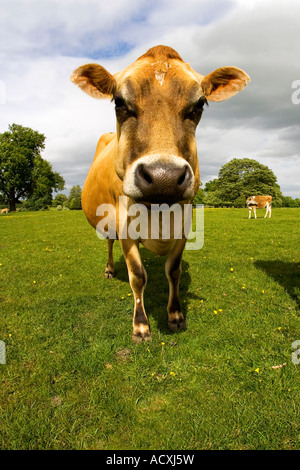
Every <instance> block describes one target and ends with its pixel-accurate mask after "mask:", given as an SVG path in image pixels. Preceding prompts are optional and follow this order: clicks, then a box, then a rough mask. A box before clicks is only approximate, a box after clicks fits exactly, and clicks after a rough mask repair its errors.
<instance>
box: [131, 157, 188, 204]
mask: <svg viewBox="0 0 300 470" xmlns="http://www.w3.org/2000/svg"><path fill="white" fill-rule="evenodd" d="M123 190H124V193H125V194H126V195H127V196H130V197H132V198H133V199H135V200H136V201H145V202H150V203H152V202H153V203H164V202H166V203H175V202H178V201H183V200H188V199H191V198H193V196H194V174H193V170H192V168H191V166H190V164H189V163H188V162H187V161H186V160H184V159H183V158H181V157H177V156H173V155H171V156H170V155H167V156H161V155H149V156H144V157H141V158H139V159H138V160H137V161H136V162H134V163H133V165H131V167H130V168H129V169H128V171H127V173H126V175H125V178H124V183H123Z"/></svg>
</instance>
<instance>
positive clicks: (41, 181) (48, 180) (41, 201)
mask: <svg viewBox="0 0 300 470" xmlns="http://www.w3.org/2000/svg"><path fill="white" fill-rule="evenodd" d="M32 180H33V190H32V194H31V196H30V197H29V198H28V199H27V201H25V203H24V206H25V207H26V208H28V209H31V210H39V209H46V208H48V207H49V206H50V205H51V204H52V191H53V190H54V191H58V190H63V189H64V186H65V181H64V179H63V177H62V176H60V174H59V173H57V172H55V171H53V170H52V165H51V164H50V163H49V162H47V160H44V159H43V158H42V157H41V156H40V155H38V156H37V157H35V159H34V166H33V172H32Z"/></svg>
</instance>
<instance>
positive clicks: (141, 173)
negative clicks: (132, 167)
mask: <svg viewBox="0 0 300 470" xmlns="http://www.w3.org/2000/svg"><path fill="white" fill-rule="evenodd" d="M137 173H138V177H139V178H141V179H142V180H144V181H146V182H147V183H148V184H152V182H153V181H152V178H151V176H150V174H149V172H148V171H147V170H146V168H145V165H139V166H138V168H137Z"/></svg>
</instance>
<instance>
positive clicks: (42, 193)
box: [0, 124, 64, 211]
mask: <svg viewBox="0 0 300 470" xmlns="http://www.w3.org/2000/svg"><path fill="white" fill-rule="evenodd" d="M44 148H45V136H44V135H43V134H40V133H39V132H37V131H34V130H32V129H30V128H29V127H23V126H21V125H18V124H12V125H10V126H9V130H8V131H6V132H3V133H2V134H0V196H1V197H2V198H3V199H4V201H5V203H8V204H9V210H10V211H15V210H16V204H17V202H19V201H20V199H26V198H27V199H28V198H33V200H34V201H36V200H37V199H39V198H44V199H45V202H46V200H47V201H49V199H50V203H51V199H52V196H51V194H52V190H53V189H54V190H57V189H62V188H63V186H64V180H63V178H62V177H61V176H60V175H59V174H58V173H55V172H53V171H52V167H51V165H50V163H48V162H47V161H46V160H44V159H42V157H41V155H40V154H41V152H42V150H44Z"/></svg>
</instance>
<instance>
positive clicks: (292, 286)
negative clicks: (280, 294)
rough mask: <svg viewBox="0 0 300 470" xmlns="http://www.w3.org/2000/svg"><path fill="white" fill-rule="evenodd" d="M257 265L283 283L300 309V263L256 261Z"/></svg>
mask: <svg viewBox="0 0 300 470" xmlns="http://www.w3.org/2000/svg"><path fill="white" fill-rule="evenodd" d="M254 264H255V266H256V267H257V268H259V269H261V270H262V271H264V272H265V273H266V274H267V275H268V276H270V277H272V278H273V279H274V280H275V281H276V282H278V283H279V284H281V285H282V287H284V289H285V290H286V291H287V292H288V294H289V295H290V297H291V298H292V299H293V300H295V301H296V302H297V305H298V308H299V309H300V263H299V262H298V263H288V262H285V261H280V260H274V261H264V260H257V261H255V263H254Z"/></svg>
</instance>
